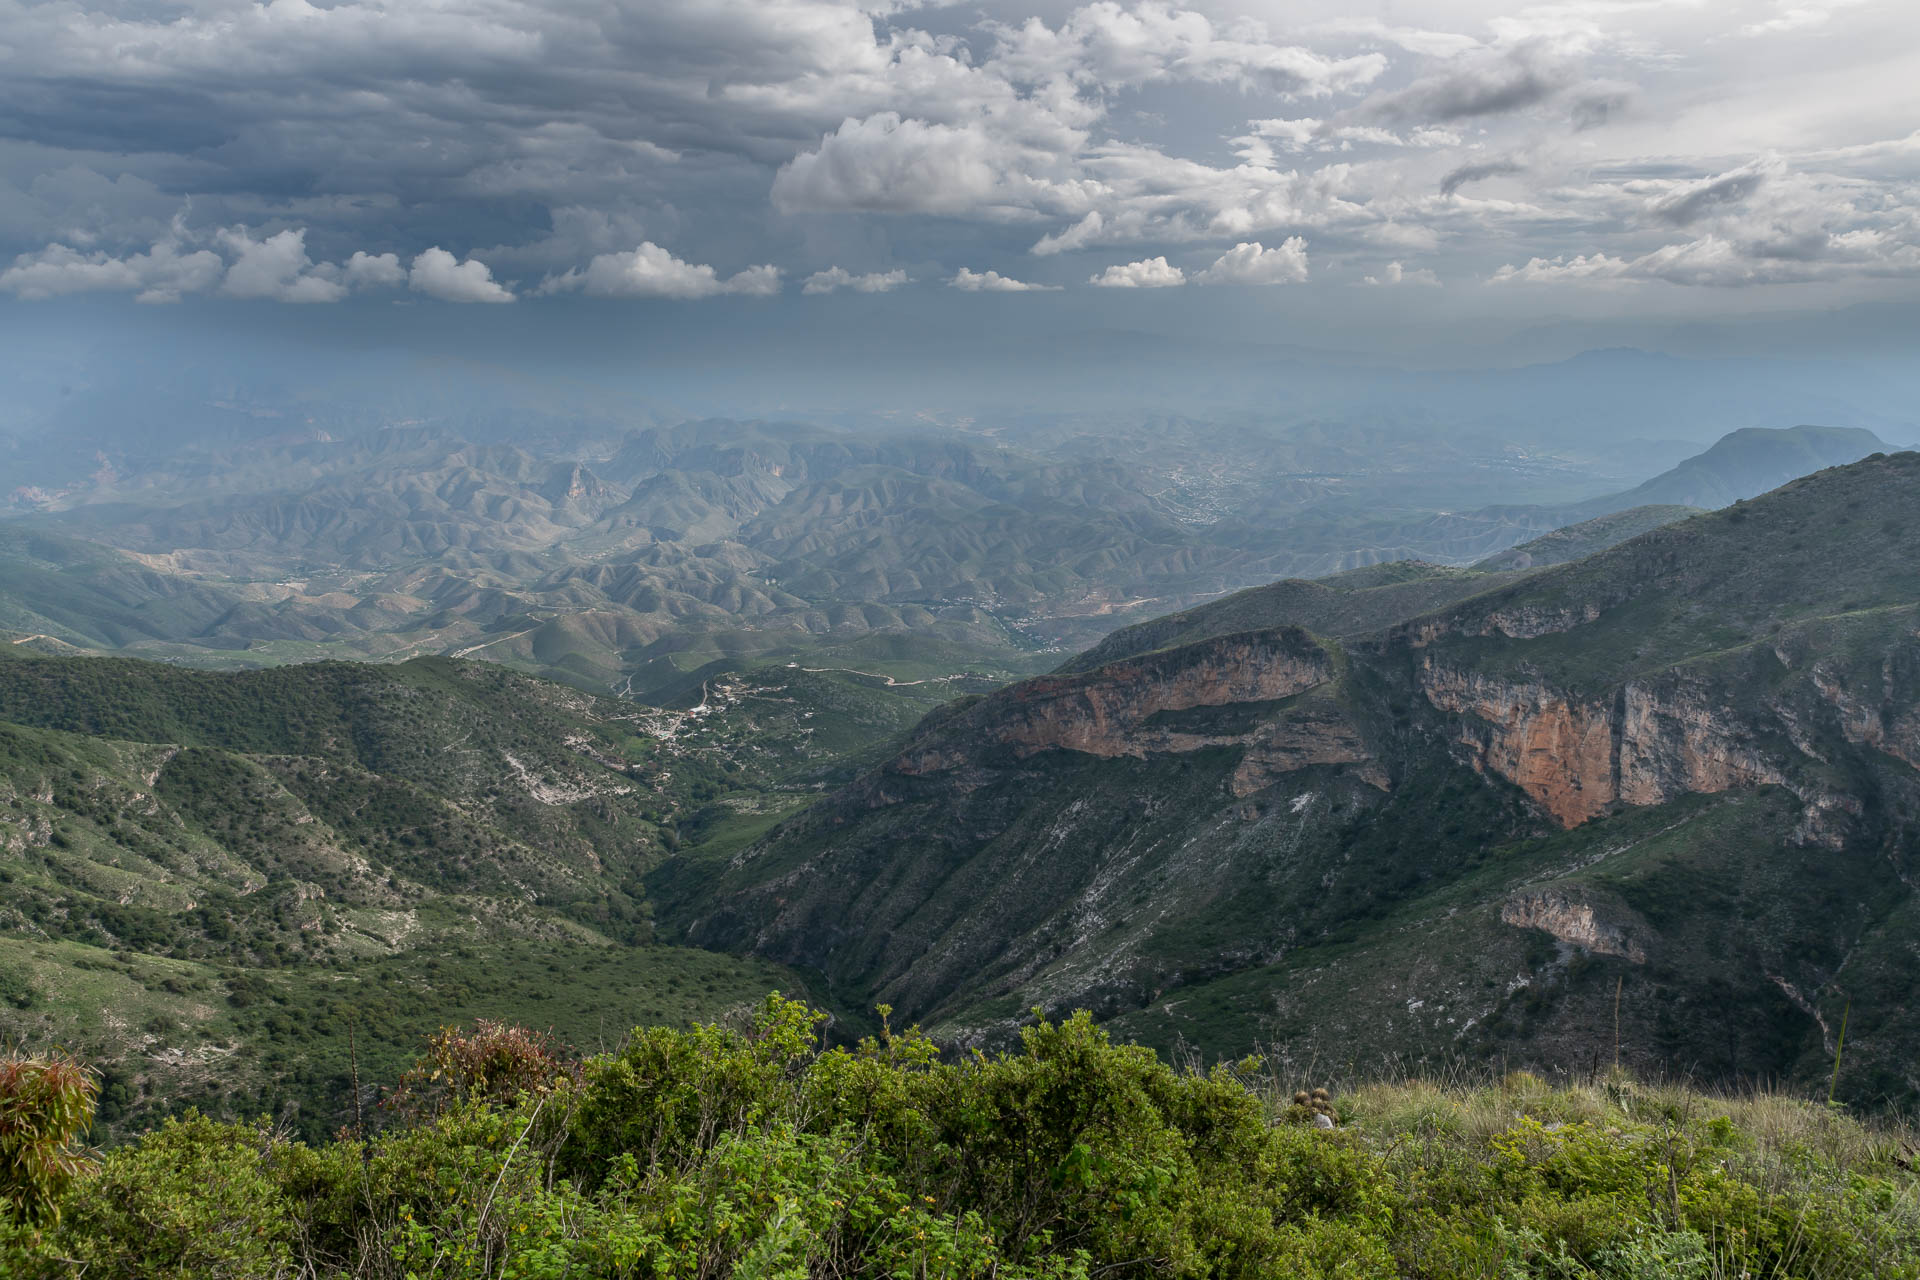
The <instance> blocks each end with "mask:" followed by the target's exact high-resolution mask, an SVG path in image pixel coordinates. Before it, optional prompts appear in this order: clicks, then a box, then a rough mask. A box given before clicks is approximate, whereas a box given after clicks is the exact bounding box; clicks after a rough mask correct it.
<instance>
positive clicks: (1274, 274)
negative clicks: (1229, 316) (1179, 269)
mask: <svg viewBox="0 0 1920 1280" xmlns="http://www.w3.org/2000/svg"><path fill="white" fill-rule="evenodd" d="M1306 278H1307V242H1306V241H1305V240H1303V239H1301V238H1300V237H1299V236H1289V237H1288V238H1287V240H1286V242H1285V243H1284V244H1280V245H1277V246H1275V247H1274V248H1271V249H1267V248H1263V247H1262V246H1261V244H1260V242H1259V241H1258V240H1252V241H1248V242H1245V243H1243V244H1238V245H1235V246H1234V247H1233V248H1232V249H1231V250H1229V251H1228V252H1226V253H1223V254H1221V255H1220V256H1219V257H1218V258H1215V259H1214V260H1213V265H1212V266H1210V267H1208V268H1207V269H1206V270H1205V271H1202V272H1200V273H1199V274H1198V275H1196V276H1194V278H1193V282H1194V283H1195V284H1299V283H1301V282H1302V281H1304V280H1305V279H1306Z"/></svg>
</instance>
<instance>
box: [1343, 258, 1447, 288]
mask: <svg viewBox="0 0 1920 1280" xmlns="http://www.w3.org/2000/svg"><path fill="white" fill-rule="evenodd" d="M1361 283H1362V284H1370V285H1377V286H1383V287H1391V286H1394V285H1403V284H1413V285H1425V286H1428V287H1429V288H1432V287H1436V286H1438V285H1439V283H1440V277H1439V276H1437V275H1435V274H1434V273H1433V272H1432V270H1430V269H1429V268H1427V267H1415V268H1413V269H1412V270H1408V269H1407V267H1406V266H1405V265H1404V264H1402V263H1398V262H1389V263H1388V264H1387V265H1386V266H1384V267H1382V268H1381V269H1380V274H1379V275H1377V276H1366V277H1364V278H1362V280H1361Z"/></svg>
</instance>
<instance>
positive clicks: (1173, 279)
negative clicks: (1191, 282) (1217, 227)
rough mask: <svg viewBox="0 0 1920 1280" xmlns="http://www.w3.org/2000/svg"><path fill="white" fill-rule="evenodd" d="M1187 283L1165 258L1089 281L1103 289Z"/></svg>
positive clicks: (1123, 265) (1117, 266) (1121, 266)
mask: <svg viewBox="0 0 1920 1280" xmlns="http://www.w3.org/2000/svg"><path fill="white" fill-rule="evenodd" d="M1253 247H1254V248H1256V249H1258V248H1259V246H1258V245H1255V246H1253ZM1216 265H1217V264H1216ZM1186 282H1187V276H1186V273H1185V272H1183V271H1182V270H1180V268H1178V267H1176V266H1174V265H1173V264H1172V263H1170V262H1168V261H1167V260H1166V259H1165V258H1142V259H1141V260H1140V261H1138V262H1125V263H1117V264H1115V265H1114V266H1111V267H1108V268H1107V269H1106V270H1105V271H1102V272H1100V273H1099V274H1098V275H1096V276H1093V277H1092V278H1090V279H1089V280H1088V281H1087V283H1088V284H1094V285H1099V286H1100V287H1101V288H1102V289H1170V288H1172V287H1173V286H1175V285H1182V284H1185V283H1186Z"/></svg>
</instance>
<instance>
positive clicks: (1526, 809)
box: [671, 454, 1920, 1097]
mask: <svg viewBox="0 0 1920 1280" xmlns="http://www.w3.org/2000/svg"><path fill="white" fill-rule="evenodd" d="M1916 517H1920V455H1916V454H1900V455H1895V456H1892V457H1888V456H1884V455H1877V456H1874V457H1871V458H1869V459H1867V460H1865V461H1862V462H1859V463H1856V464H1854V465H1852V466H1847V467H1841V468H1835V469H1832V470H1829V471H1825V472H1821V473H1818V474H1816V475H1813V476H1809V477H1806V478H1804V479H1801V480H1797V481H1795V482H1793V483H1791V484H1788V485H1786V486H1784V487H1783V488H1781V489H1779V490H1776V491H1775V492H1773V493H1770V494H1768V495H1766V496H1764V497H1762V498H1759V499H1756V500H1754V501H1752V502H1745V503H1740V504H1736V505H1735V506H1733V507H1731V508H1728V509H1726V510H1723V511H1720V512H1717V513H1713V514H1710V515H1702V516H1697V517H1694V518H1691V519H1687V520H1684V521H1681V522H1679V523H1676V524H1670V525H1667V526H1665V527H1662V528H1658V529H1655V530H1654V531H1652V532H1650V533H1646V534H1643V535H1641V536H1639V537H1636V538H1633V539H1631V540H1629V541H1626V542H1624V543H1622V544H1620V545H1618V546H1615V547H1613V548H1611V549H1610V550H1607V551H1604V552H1601V553H1599V554H1597V555H1594V556H1590V557H1588V558H1586V559H1583V560H1579V561H1575V562H1572V563H1569V564H1565V565H1561V566H1558V567H1555V568H1550V569H1546V570H1540V571H1536V572H1533V573H1527V574H1510V575H1504V576H1492V575H1489V576H1487V577H1484V578H1482V579H1481V580H1480V585H1482V586H1483V587H1484V589H1482V590H1479V591H1477V592H1473V593H1470V594H1469V593H1467V592H1461V593H1460V596H1459V597H1456V598H1454V599H1452V600H1451V601H1447V602H1444V603H1442V604H1441V605H1440V606H1439V607H1437V608H1436V607H1432V606H1431V597H1423V595H1422V593H1420V592H1413V593H1410V594H1408V595H1407V596H1405V599H1406V600H1407V601H1408V602H1409V605H1410V607H1409V608H1408V609H1407V610H1406V612H1405V614H1404V615H1403V616H1401V617H1399V618H1397V619H1396V618H1391V617H1383V616H1382V615H1383V614H1390V613H1391V612H1392V611H1391V610H1382V609H1380V608H1379V607H1378V606H1377V605H1373V604H1371V603H1369V605H1368V607H1367V608H1366V609H1365V610H1363V612H1365V613H1366V615H1367V618H1368V622H1369V624H1370V625H1371V628H1372V629H1371V630H1370V631H1368V632H1366V633H1365V634H1354V632H1353V630H1352V629H1351V628H1348V627H1345V626H1343V625H1342V624H1341V619H1340V618H1339V617H1337V616H1329V610H1328V609H1327V608H1326V607H1322V606H1324V604H1325V602H1324V601H1323V600H1322V599H1321V598H1320V597H1318V596H1314V597H1312V598H1311V603H1313V604H1314V605H1315V606H1316V607H1315V608H1314V609H1312V610H1310V611H1309V610H1303V611H1302V612H1303V613H1304V614H1307V615H1308V617H1310V620H1311V623H1312V627H1313V630H1308V629H1303V628H1301V627H1298V626H1290V625H1286V619H1284V618H1283V617H1277V616H1273V614H1274V613H1275V612H1283V611H1279V610H1276V611H1272V612H1269V613H1268V614H1267V616H1265V617H1264V618H1263V619H1262V621H1263V625H1262V626H1260V627H1259V628H1257V629H1253V630H1246V631H1239V632H1234V633H1231V634H1224V635H1220V634H1206V632H1207V631H1208V628H1207V626H1206V625H1205V619H1202V620H1201V622H1200V624H1199V625H1194V624H1193V623H1192V620H1191V619H1189V620H1188V622H1187V623H1186V624H1183V625H1182V626H1179V627H1175V628H1173V631H1172V639H1173V640H1174V641H1175V643H1174V644H1173V646H1172V647H1169V648H1164V649H1156V650H1151V651H1148V652H1145V653H1135V654H1129V655H1127V656H1124V657H1120V658H1117V659H1116V660H1112V661H1107V662H1105V663H1102V664H1099V665H1096V666H1093V667H1092V669H1090V670H1067V671H1063V672H1062V673H1060V674H1058V675H1055V676H1050V677H1043V678H1041V679H1039V680H1035V681H1028V682H1025V683H1023V684H1019V685H1015V686H1012V687H1010V688H1007V689H1004V690H1002V691H1000V692H997V693H995V694H992V695H989V696H987V697H985V698H983V699H979V700H975V701H972V702H967V703H961V704H956V705H953V706H950V707H949V708H946V709H944V710H943V711H942V712H940V713H936V714H935V715H934V716H930V717H929V718H928V719H927V720H926V721H925V722H923V723H922V725H921V726H920V728H919V730H918V731H917V733H916V735H915V737H914V739H913V740H912V741H911V742H910V743H909V744H908V745H907V746H906V747H905V749H904V750H902V751H901V752H900V753H899V754H898V755H897V756H896V757H895V758H894V759H892V760H891V761H889V762H888V763H886V764H885V765H883V766H882V767H880V768H878V769H875V770H873V771H871V772H869V773H868V774H866V775H865V776H863V777H862V778H860V779H859V780H858V781H857V782H856V783H854V784H853V785H851V786H850V787H848V788H846V789H844V790H843V791H841V792H839V793H838V794H836V795H834V796H832V797H831V798H829V799H828V800H826V801H824V802H823V803H822V804H820V805H819V806H817V807H816V808H814V809H813V810H811V811H809V812H807V813H805V814H804V815H802V816H800V817H798V818H796V819H793V820H791V821H790V822H788V823H786V824H785V825H783V826H782V827H781V828H779V829H777V830H776V831H775V832H773V833H772V834H771V835H770V836H769V837H768V838H766V839H765V840H763V841H761V842H759V843H758V844H756V845H754V846H752V847H749V848H747V849H745V850H743V851H742V852H741V853H739V854H738V855H736V856H735V857H734V858H733V859H732V861H731V863H730V865H728V866H727V867H726V868H725V869H724V870H723V872H722V873H721V874H720V875H719V876H717V877H716V878H715V880H714V881H713V882H712V883H711V884H710V885H709V886H707V888H706V890H705V891H704V892H702V893H699V894H696V895H690V896H688V897H685V898H683V899H680V900H677V901H675V902H674V903H672V904H671V907H672V915H673V918H674V919H675V920H676V921H678V922H679V923H680V925H681V927H682V928H683V929H684V932H685V934H686V936H688V937H689V938H691V939H693V940H696V941H699V942H702V943H705V944H708V945H719V946H730V947H736V948H751V949H753V950H755V951H758V952H759V953H761V954H763V955H765V956H767V957H769V958H773V959H776V960H780V961H783V962H787V963H793V964H799V965H804V966H809V967H811V968H814V969H817V970H819V971H821V972H822V973H823V974H824V975H825V977H826V978H827V980H829V981H830V982H831V983H833V984H834V988H835V990H836V992H837V994H838V995H839V996H840V997H841V998H842V1000H843V1001H844V1002H845V1003H849V1004H852V1003H857V1002H859V1001H861V1000H869V1001H878V1000H886V1001H889V1002H891V1003H893V1004H894V1005H895V1006H896V1008H898V1009H899V1010H900V1011H901V1013H902V1014H904V1015H906V1016H910V1017H915V1018H920V1019H923V1020H925V1021H927V1022H928V1023H929V1024H931V1025H932V1026H934V1027H935V1028H937V1029H938V1030H939V1031H940V1033H942V1034H945V1035H948V1036H951V1037H954V1038H957V1039H962V1040H994V1039H996V1038H999V1037H1003V1036H1004V1035H1006V1034H1007V1032H1008V1030H1009V1029H1010V1028H1011V1027H1012V1026H1013V1025H1014V1023H1015V1022H1016V1021H1017V1019H1018V1018H1019V1017H1020V1016H1021V1014H1022V1013H1023V1011H1024V1010H1025V1009H1026V1008H1027V1007H1029V1006H1031V1005H1034V1004H1040V1005H1044V1006H1046V1007H1048V1008H1054V1009H1058V1008H1065V1007H1070V1006H1075V1005H1087V1006H1090V1007H1093V1008H1095V1009H1096V1010H1098V1011H1099V1012H1100V1013H1101V1015H1102V1016H1103V1017H1105V1018H1107V1019H1110V1020H1112V1021H1113V1022H1114V1024H1115V1026H1116V1028H1117V1029H1120V1030H1122V1031H1123V1032H1125V1033H1127V1034H1131V1035H1134V1036H1136V1037H1137V1038H1140V1039H1143V1040H1146V1041H1149V1042H1154V1043H1163V1044H1171V1043H1173V1042H1174V1041H1175V1040H1177V1039H1184V1040H1186V1041H1188V1042H1190V1043H1197V1044H1199V1045H1201V1046H1202V1047H1203V1048H1205V1049H1207V1050H1209V1051H1218V1052H1223V1053H1227V1052H1239V1051H1243V1050H1245V1049H1247V1048H1248V1047H1250V1046H1252V1045H1253V1044H1255V1043H1257V1042H1263V1041H1281V1042H1283V1043H1284V1044H1285V1045H1286V1046H1287V1047H1288V1049H1289V1051H1292V1052H1298V1053H1301V1054H1320V1055H1334V1056H1337V1057H1338V1058H1340V1059H1341V1060H1344V1061H1358V1060H1362V1059H1376V1058H1380V1057H1381V1055H1386V1056H1388V1057H1393V1058H1395V1059H1398V1058H1401V1057H1404V1056H1408V1055H1411V1056H1415V1057H1429V1058H1432V1057H1435V1056H1446V1055H1451V1054H1486V1053H1489V1052H1498V1053H1501V1054H1503V1055H1507V1056H1508V1057H1509V1060H1515V1059H1518V1060H1521V1061H1528V1062H1533V1063H1535V1064H1537V1065H1542V1066H1569V1065H1573V1064H1575V1063H1578V1064H1581V1065H1589V1064H1590V1063H1591V1061H1594V1060H1598V1059H1600V1058H1601V1056H1602V1055H1603V1054H1607V1055H1610V1054H1613V1053H1614V1052H1616V1041H1615V1038H1614V1034H1613V1016H1612V1006H1613V1004H1614V999H1615V996H1616V993H1618V996H1619V1001H1620V1009H1621V1013H1620V1019H1621V1029H1620V1033H1619V1040H1618V1042H1617V1052H1618V1053H1620V1054H1621V1055H1622V1056H1623V1057H1624V1058H1625V1059H1627V1060H1629V1061H1634V1062H1637V1063H1638V1064H1640V1065H1642V1066H1645V1067H1648V1068H1651V1069H1669V1070H1692V1071H1695V1072H1699V1073H1705V1074H1709V1075H1713V1076H1717V1077H1725V1078H1739V1077H1753V1076H1762V1075H1765V1076H1772V1077H1774V1078H1780V1077H1792V1076H1796V1075H1803V1076H1806V1077H1807V1078H1809V1079H1811V1078H1812V1077H1813V1076H1815V1075H1816V1074H1818V1073H1819V1072H1820V1071H1821V1070H1823V1066H1822V1064H1823V1063H1825V1064H1827V1065H1830V1064H1831V1060H1832V1051H1833V1048H1834V1045H1833V1038H1834V1034H1835V1029H1836V1028H1837V1026H1838V1023H1839V1015H1840V1012H1841V1009H1842V1007H1843V1006H1844V1005H1845V1004H1846V1003H1847V1002H1848V1001H1852V1006H1853V1013H1852V1018H1853V1022H1852V1024H1851V1027H1850V1030H1849V1036H1848V1042H1847V1043H1848V1055H1849V1060H1848V1063H1847V1071H1848V1073H1849V1079H1851V1080H1853V1081H1855V1083H1856V1085H1857V1087H1858V1088H1859V1089H1862V1090H1866V1091H1870V1092H1872V1093H1873V1094H1874V1095H1875V1096H1877V1097H1912V1096H1915V1094H1916V1092H1920V1079H1916V1077H1915V1073H1914V1072H1913V1070H1912V1068H1911V1067H1910V1066H1909V1065H1908V1063H1909V1062H1910V1061H1911V1055H1912V1051H1913V1050H1914V1049H1916V1048H1920V1019H1916V1018H1915V1017H1914V1016H1913V1015H1912V1014H1910V1013H1909V1012H1908V1007H1909V1006H1910V1004H1911V1003H1912V1002H1911V1000H1910V996H1911V988H1912V979H1913V972H1912V967H1911V963H1912V962H1911V950H1910V948H1911V947H1913V946H1914V945H1916V944H1920V917H1917V916H1916V914H1915V904H1914V902H1913V900H1912V895H1911V891H1910V889H1909V883H1910V877H1911V874H1912V860H1913V851H1912V848H1911V843H1912V834H1911V833H1912V831H1913V829H1914V828H1913V822H1912V819H1913V816H1914V814H1915V812H1916V806H1920V774H1916V762H1917V761H1920V642H1917V641H1916V628H1920V519H1917V518H1916ZM1416 580H1417V578H1416ZM1380 589H1381V588H1378V587H1375V588H1368V589H1365V590H1362V591H1354V592H1352V593H1351V594H1352V595H1355V596H1365V594H1366V591H1368V590H1371V591H1377V590H1380ZM1295 594H1296V595H1298V594H1299V593H1297V592H1296V593H1295ZM1278 598H1281V599H1284V598H1286V593H1285V592H1281V593H1279V597H1278ZM1223 603H1225V602H1223ZM1422 606H1426V607H1424V608H1423V607H1422ZM1229 616H1231V611H1229ZM1315 631H1317V632H1319V633H1320V634H1319V635H1316V634H1314V632H1315ZM1193 634H1199V635H1200V636H1201V638H1198V639H1186V637H1187V636H1189V635H1193ZM1329 635H1331V636H1341V637H1343V638H1341V639H1329V638H1325V637H1327V636H1329ZM1181 641H1184V642H1181ZM1070 665H1077V664H1070ZM1863 1028H1864V1029H1863Z"/></svg>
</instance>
